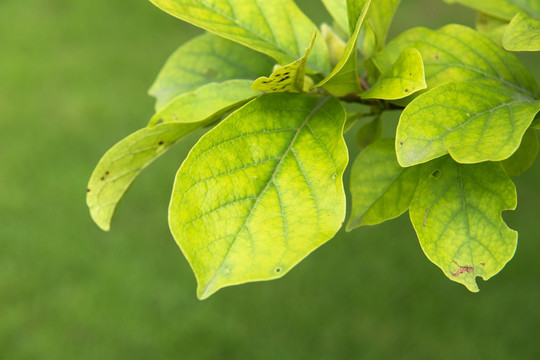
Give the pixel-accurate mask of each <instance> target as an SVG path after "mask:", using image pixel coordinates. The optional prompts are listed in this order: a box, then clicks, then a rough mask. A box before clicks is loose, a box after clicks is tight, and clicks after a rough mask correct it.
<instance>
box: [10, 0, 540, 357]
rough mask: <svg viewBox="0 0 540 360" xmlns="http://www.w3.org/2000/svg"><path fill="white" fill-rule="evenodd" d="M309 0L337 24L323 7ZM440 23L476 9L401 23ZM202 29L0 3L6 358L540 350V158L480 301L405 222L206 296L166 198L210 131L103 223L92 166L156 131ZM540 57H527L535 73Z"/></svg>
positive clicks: (431, 5) (153, 11) (434, 11)
mask: <svg viewBox="0 0 540 360" xmlns="http://www.w3.org/2000/svg"><path fill="white" fill-rule="evenodd" d="M269 1H270V0H269ZM299 4H300V5H301V6H302V8H303V9H304V10H305V11H306V13H308V14H309V15H310V16H311V17H312V18H313V19H314V20H315V21H316V22H317V23H320V22H322V21H325V20H326V21H328V15H327V14H326V12H324V10H323V9H322V7H321V5H320V3H319V1H318V0H304V1H300V2H299ZM446 22H459V23H464V24H469V25H472V24H473V22H474V14H473V13H472V12H471V11H469V10H466V9H464V8H461V7H457V6H448V5H445V4H444V3H443V2H442V1H436V0H417V1H415V0H403V4H402V7H401V8H400V9H399V10H398V14H397V16H396V23H395V24H394V25H393V27H392V31H391V33H392V34H393V35H395V34H397V33H399V31H401V30H404V29H407V28H410V27H413V26H417V25H423V26H428V27H431V28H435V27H438V26H440V25H442V24H444V23H446ZM199 33H201V31H200V30H198V29H195V28H193V27H191V26H189V25H187V24H184V23H182V22H181V21H179V20H176V19H174V18H172V17H170V16H168V15H167V14H165V13H162V12H161V11H159V10H158V9H157V8H155V7H153V6H152V5H151V4H150V3H149V2H148V1H146V0H137V1H134V0H131V1H128V0H116V1H107V0H95V1H73V0H72V1H69V0H28V1H17V0H1V1H0V143H1V146H2V150H1V151H0V215H1V220H0V221H1V222H0V224H1V226H0V243H1V248H0V359H453V360H454V359H540V342H539V340H540V282H539V279H540V261H538V254H539V253H540V241H539V240H540V236H539V235H538V230H537V227H538V219H539V208H540V189H539V188H538V186H537V185H538V183H539V179H540V161H539V162H537V163H536V165H535V166H534V168H533V169H532V170H530V171H529V172H528V173H526V174H525V175H524V176H522V177H521V178H519V179H517V180H516V182H517V185H518V193H519V206H518V209H517V211H515V212H507V213H505V218H506V219H507V221H508V223H509V225H510V226H511V227H512V228H515V229H518V230H519V231H520V242H519V247H518V250H517V253H516V256H515V257H514V259H513V261H511V262H510V263H509V264H508V265H507V266H506V268H505V269H504V270H503V271H502V272H501V273H500V274H499V275H497V276H496V277H494V278H493V279H491V280H490V281H488V282H482V281H480V287H481V292H480V293H478V294H471V293H469V292H467V290H466V289H465V288H464V287H463V286H461V285H458V284H457V283H453V282H451V281H449V280H448V279H446V278H445V276H444V275H443V273H442V272H441V271H440V270H439V269H438V268H437V267H436V266H434V265H433V264H431V263H430V262H429V261H428V260H427V258H426V257H425V256H424V254H423V253H422V250H421V248H420V246H419V244H418V241H417V239H416V237H415V234H414V231H413V230H412V227H411V225H410V224H409V222H408V217H407V215H404V216H402V217H400V218H399V219H397V220H394V221H391V222H388V223H386V224H383V225H380V226H376V227H369V228H362V229H359V230H356V231H354V232H352V233H344V232H340V233H339V235H338V236H337V237H336V238H335V239H333V240H332V241H330V242H329V243H328V244H327V245H325V246H323V247H322V248H320V249H319V250H317V251H316V252H315V253H313V254H312V255H311V256H309V257H308V258H307V259H306V260H305V261H303V262H302V263H301V264H300V265H298V266H297V267H296V268H295V269H294V270H293V271H291V272H290V273H289V274H288V275H287V276H285V277H284V278H283V279H281V280H277V281H272V282H265V283H254V284H247V285H244V286H239V287H233V288H226V289H224V290H222V291H220V292H218V293H217V294H216V295H214V296H213V297H211V298H210V299H208V300H206V301H204V302H201V301H198V300H197V299H196V297H195V286H196V284H195V279H194V276H193V274H192V272H191V270H190V268H189V266H188V264H187V262H186V260H185V259H184V258H183V256H182V254H181V252H180V250H179V249H178V247H177V245H176V244H175V242H174V240H173V239H172V236H171V235H170V233H169V230H168V225H167V205H168V197H169V195H170V191H171V188H172V182H173V177H174V174H175V172H176V170H177V168H178V167H179V165H180V163H181V162H182V160H183V159H184V157H185V156H186V152H187V149H189V147H191V146H192V145H193V144H194V143H195V141H196V138H197V136H198V135H200V134H197V136H192V137H190V138H188V139H187V140H186V141H184V142H183V144H181V145H180V146H178V147H176V148H175V149H173V150H172V151H170V152H169V153H167V154H166V155H165V156H164V157H163V158H161V159H160V160H159V161H157V162H156V163H155V164H154V165H152V166H151V167H150V168H149V169H148V171H146V172H144V173H143V174H142V175H141V177H140V178H139V179H137V181H136V182H135V184H134V186H133V188H132V189H131V190H130V192H129V193H128V195H127V197H126V199H125V200H124V201H123V202H122V204H121V205H120V207H119V211H118V214H117V216H116V218H115V219H114V221H113V229H112V231H111V232H110V233H105V232H102V231H100V230H99V229H98V228H97V226H95V225H94V224H93V223H92V222H91V220H90V216H89V214H88V211H87V208H86V205H85V195H86V193H85V189H86V183H87V181H88V178H89V176H90V174H91V171H92V170H93V167H94V166H95V164H96V163H97V161H98V159H99V158H100V156H101V155H102V154H103V153H104V152H105V151H106V150H107V149H108V148H109V147H110V146H112V145H113V144H114V143H115V142H116V141H118V140H120V139H121V138H123V137H125V136H126V135H128V134H129V133H131V132H132V131H134V130H136V129H138V128H140V127H143V126H144V125H145V124H146V122H147V120H148V119H149V117H150V116H151V115H152V109H153V101H152V99H151V98H150V97H148V96H147V95H146V91H147V89H148V87H149V86H150V84H151V83H152V81H153V79H154V77H155V76H156V75H157V72H158V71H159V69H160V67H161V66H162V64H163V63H164V61H165V60H166V58H167V57H168V55H169V54H170V53H172V52H173V50H175V48H176V47H178V46H179V45H180V44H182V43H183V42H185V41H186V40H187V39H189V38H190V37H192V36H194V35H196V34H199ZM391 37H392V36H391ZM539 60H540V55H539V54H538V53H537V54H533V55H528V56H525V57H524V61H526V62H527V63H528V64H529V65H531V66H536V69H535V71H536V76H537V78H540V72H539V71H540V61H539ZM348 136H349V137H351V136H354V134H352V133H349V134H348ZM350 143H351V144H353V143H354V142H350ZM352 147H354V146H353V145H352V146H351V148H352ZM351 151H352V152H354V151H355V150H353V149H351ZM347 174H348V173H347Z"/></svg>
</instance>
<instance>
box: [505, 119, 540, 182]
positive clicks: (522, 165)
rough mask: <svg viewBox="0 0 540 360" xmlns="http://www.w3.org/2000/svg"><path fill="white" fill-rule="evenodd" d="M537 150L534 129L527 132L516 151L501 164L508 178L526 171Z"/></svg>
mask: <svg viewBox="0 0 540 360" xmlns="http://www.w3.org/2000/svg"><path fill="white" fill-rule="evenodd" d="M538 148H539V144H538V136H537V135H536V131H535V130H534V129H529V130H527V132H526V133H525V135H523V139H522V140H521V145H520V146H519V148H518V149H517V151H516V152H515V153H514V154H513V155H512V156H511V157H509V158H508V159H506V160H504V161H503V162H502V164H503V166H504V170H506V173H507V174H508V175H510V176H519V175H521V174H523V173H524V172H525V171H527V170H528V169H529V168H530V167H531V166H532V164H533V163H534V160H536V156H537V155H538Z"/></svg>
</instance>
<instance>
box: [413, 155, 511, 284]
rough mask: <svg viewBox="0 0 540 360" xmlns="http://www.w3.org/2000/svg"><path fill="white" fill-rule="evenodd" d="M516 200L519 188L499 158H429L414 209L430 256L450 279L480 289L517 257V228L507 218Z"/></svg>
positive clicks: (419, 234)
mask: <svg viewBox="0 0 540 360" xmlns="http://www.w3.org/2000/svg"><path fill="white" fill-rule="evenodd" d="M516 204H517V196H516V189H515V186H514V184H513V183H512V181H511V180H510V178H509V177H508V175H506V173H505V172H504V170H503V168H502V166H501V164H500V163H492V162H486V163H481V164H474V165H462V164H458V163H455V162H454V161H453V160H452V159H451V158H450V157H448V156H447V157H444V158H441V159H438V160H436V161H434V162H432V163H430V164H429V166H428V168H427V171H426V172H425V173H424V175H423V176H422V179H421V180H420V183H419V184H418V188H417V190H416V194H415V196H414V199H413V201H412V203H411V207H410V209H409V213H410V217H411V222H412V224H413V226H414V229H415V230H416V233H417V235H418V239H419V240H420V244H421V246H422V249H423V250H424V253H425V254H426V256H427V257H428V258H429V259H430V260H431V261H432V262H433V263H435V264H436V265H437V266H439V267H440V268H441V269H442V271H443V272H444V274H445V275H446V276H447V277H448V278H449V279H451V280H453V281H456V282H459V283H461V284H463V285H465V286H466V287H467V288H468V289H469V290H470V291H473V292H476V291H478V286H477V284H476V277H477V276H480V277H482V278H483V279H484V280H488V279H489V278H491V277H492V276H493V275H495V274H497V273H498V272H499V271H500V270H501V269H502V268H503V267H504V265H505V264H506V263H507V262H508V261H509V260H510V259H511V258H512V256H513V255H514V252H515V250H516V246H517V233H516V232H515V231H513V230H511V229H509V228H508V227H507V226H506V224H505V223H504V222H503V221H502V218H501V212H502V211H503V210H513V209H515V207H516Z"/></svg>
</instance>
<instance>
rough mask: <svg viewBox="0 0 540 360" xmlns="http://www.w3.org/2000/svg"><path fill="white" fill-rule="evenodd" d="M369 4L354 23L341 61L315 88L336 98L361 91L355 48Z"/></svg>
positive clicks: (367, 2) (367, 3) (366, 3)
mask: <svg viewBox="0 0 540 360" xmlns="http://www.w3.org/2000/svg"><path fill="white" fill-rule="evenodd" d="M370 4H371V0H368V1H366V2H365V4H364V7H363V9H362V12H361V13H360V15H359V18H358V20H357V22H356V30H355V31H354V33H353V34H352V36H351V38H350V39H349V41H348V42H347V46H346V47H345V52H344V54H343V56H342V57H341V60H340V61H339V62H338V64H337V65H336V66H335V67H334V69H333V70H332V72H331V73H330V75H328V76H327V77H326V78H325V79H323V80H322V81H321V82H320V83H318V84H317V86H322V87H324V88H325V89H326V90H328V91H330V92H331V93H332V94H334V95H336V96H345V95H347V94H350V93H358V92H360V91H361V87H360V84H359V83H358V66H357V56H358V51H357V48H356V45H357V41H358V34H359V33H360V29H361V27H362V24H363V22H364V19H365V16H366V14H367V11H368V9H369V6H370Z"/></svg>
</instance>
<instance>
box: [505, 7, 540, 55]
mask: <svg viewBox="0 0 540 360" xmlns="http://www.w3.org/2000/svg"><path fill="white" fill-rule="evenodd" d="M502 43H503V46H504V48H505V49H506V50H510V51H540V19H535V18H533V17H532V16H529V15H527V14H526V13H524V12H520V13H518V14H517V15H516V16H515V17H514V18H513V19H512V21H511V22H510V25H508V27H507V28H506V31H505V32H504V37H503V41H502Z"/></svg>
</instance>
